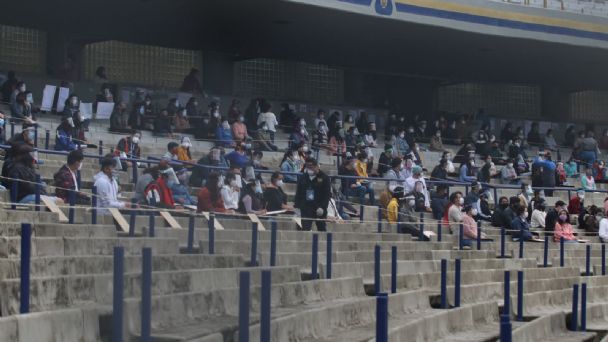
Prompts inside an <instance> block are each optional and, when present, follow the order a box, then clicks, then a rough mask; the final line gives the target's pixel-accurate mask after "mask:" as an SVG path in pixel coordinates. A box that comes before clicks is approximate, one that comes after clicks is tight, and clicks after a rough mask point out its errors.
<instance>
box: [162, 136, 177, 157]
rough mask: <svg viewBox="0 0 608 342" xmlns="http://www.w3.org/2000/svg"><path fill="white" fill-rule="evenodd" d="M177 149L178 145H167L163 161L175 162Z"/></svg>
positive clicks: (173, 142)
mask: <svg viewBox="0 0 608 342" xmlns="http://www.w3.org/2000/svg"><path fill="white" fill-rule="evenodd" d="M178 148H179V144H178V143H176V142H175V141H172V142H170V143H168V144H167V152H165V154H164V155H163V159H166V160H168V161H170V160H177V150H178Z"/></svg>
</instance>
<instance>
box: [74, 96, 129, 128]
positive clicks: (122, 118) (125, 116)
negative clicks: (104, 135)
mask: <svg viewBox="0 0 608 342" xmlns="http://www.w3.org/2000/svg"><path fill="white" fill-rule="evenodd" d="M129 116H130V114H129V113H128V112H127V104H126V103H125V102H120V103H118V105H116V106H115V107H114V111H113V112H112V115H111V116H110V132H116V133H130V132H131V127H130V126H129V123H128V122H129ZM74 125H76V121H74Z"/></svg>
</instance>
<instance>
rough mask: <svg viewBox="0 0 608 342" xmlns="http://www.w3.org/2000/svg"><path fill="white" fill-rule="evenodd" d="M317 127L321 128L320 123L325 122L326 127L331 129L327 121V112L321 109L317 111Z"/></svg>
mask: <svg viewBox="0 0 608 342" xmlns="http://www.w3.org/2000/svg"><path fill="white" fill-rule="evenodd" d="M314 122H315V127H319V123H321V122H323V124H324V126H325V127H329V126H328V125H327V121H325V111H324V110H323V109H319V110H318V111H317V117H316V118H315V121H314Z"/></svg>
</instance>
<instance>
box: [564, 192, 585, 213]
mask: <svg viewBox="0 0 608 342" xmlns="http://www.w3.org/2000/svg"><path fill="white" fill-rule="evenodd" d="M584 208H585V189H579V190H578V191H577V192H576V195H575V196H574V197H572V198H571V199H570V202H569V203H568V212H569V213H570V214H571V215H579V214H581V213H582V212H583V211H584V210H585V209H584Z"/></svg>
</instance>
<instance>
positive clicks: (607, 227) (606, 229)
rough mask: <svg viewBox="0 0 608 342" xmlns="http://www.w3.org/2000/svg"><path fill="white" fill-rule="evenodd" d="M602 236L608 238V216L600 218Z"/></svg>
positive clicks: (604, 238) (603, 238) (600, 233)
mask: <svg viewBox="0 0 608 342" xmlns="http://www.w3.org/2000/svg"><path fill="white" fill-rule="evenodd" d="M599 235H600V238H602V240H604V241H606V240H607V239H608V218H603V219H601V220H600V232H599Z"/></svg>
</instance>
